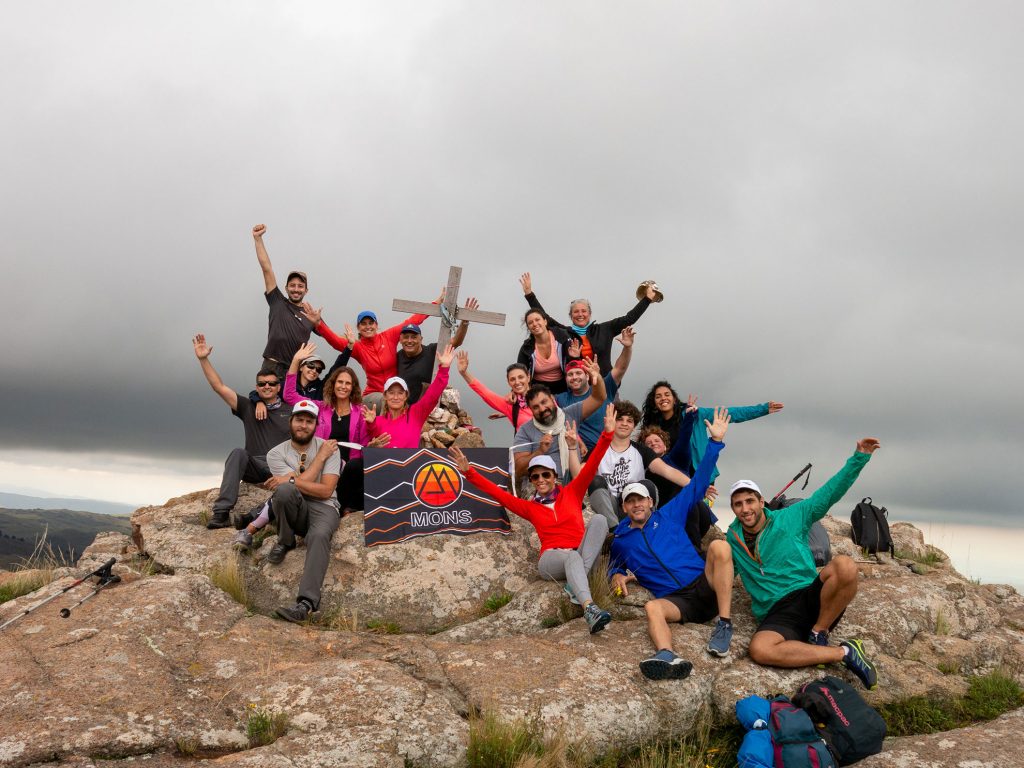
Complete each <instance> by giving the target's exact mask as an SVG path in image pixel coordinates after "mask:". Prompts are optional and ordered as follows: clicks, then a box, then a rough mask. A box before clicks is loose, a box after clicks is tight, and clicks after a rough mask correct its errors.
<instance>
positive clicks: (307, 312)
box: [302, 301, 324, 326]
mask: <svg viewBox="0 0 1024 768" xmlns="http://www.w3.org/2000/svg"><path fill="white" fill-rule="evenodd" d="M323 312H324V308H323V307H320V308H319V309H316V308H314V307H313V305H312V304H310V303H309V302H308V301H304V302H302V316H303V317H304V318H306V319H307V320H309V322H311V323H312V324H313V325H314V326H317V325H320V320H321V318H322V315H323Z"/></svg>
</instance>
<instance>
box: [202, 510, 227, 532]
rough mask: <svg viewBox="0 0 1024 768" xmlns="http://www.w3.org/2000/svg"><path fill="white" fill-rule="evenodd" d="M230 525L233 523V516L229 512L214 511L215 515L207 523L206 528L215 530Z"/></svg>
mask: <svg viewBox="0 0 1024 768" xmlns="http://www.w3.org/2000/svg"><path fill="white" fill-rule="evenodd" d="M229 525H231V518H230V517H229V516H228V513H227V512H214V513H213V517H211V518H210V521H209V522H208V523H207V524H206V528H207V530H210V531H215V530H217V529H218V528H227V527H228V526H229Z"/></svg>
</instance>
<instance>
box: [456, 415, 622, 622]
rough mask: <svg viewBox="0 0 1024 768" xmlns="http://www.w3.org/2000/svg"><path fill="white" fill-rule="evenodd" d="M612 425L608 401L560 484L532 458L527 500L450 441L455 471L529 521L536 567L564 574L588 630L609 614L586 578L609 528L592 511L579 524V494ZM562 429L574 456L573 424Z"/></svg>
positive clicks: (542, 459) (556, 576)
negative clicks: (589, 442)
mask: <svg viewBox="0 0 1024 768" xmlns="http://www.w3.org/2000/svg"><path fill="white" fill-rule="evenodd" d="M614 426H615V406H613V405H608V407H607V408H606V409H605V419H604V432H602V433H601V437H600V438H599V439H598V441H597V445H596V446H595V447H594V450H593V452H592V453H591V455H590V458H589V459H588V460H587V463H586V464H584V465H583V467H582V468H578V472H577V473H576V476H575V477H574V478H573V480H572V481H570V482H569V483H567V484H566V485H564V486H563V485H561V484H559V482H558V472H557V468H556V466H555V462H554V460H553V459H552V458H551V457H550V456H546V455H540V456H534V457H533V458H531V459H530V463H529V469H528V472H529V474H528V475H527V477H528V478H529V480H530V484H531V485H532V486H533V498H532V499H529V500H527V499H520V498H518V497H516V496H513V495H512V494H511V493H509V492H508V491H506V490H504V489H502V488H499V487H498V486H497V485H495V484H494V483H492V482H491V481H490V480H488V479H487V478H486V477H484V476H483V475H482V474H480V473H479V472H478V471H477V470H476V469H475V468H474V467H472V466H470V463H469V459H468V458H466V455H465V454H464V453H463V452H462V451H461V450H459V449H458V448H454V447H453V448H450V449H449V452H450V453H451V456H452V458H453V459H454V460H455V464H456V466H457V467H458V468H459V472H461V473H462V474H463V476H464V477H465V478H466V479H467V480H468V481H469V482H471V483H472V484H473V485H475V486H476V487H477V488H479V489H480V490H481V491H483V492H484V493H486V494H487V495H488V496H490V497H491V498H493V499H495V500H496V501H497V502H498V503H500V504H501V505H502V506H503V507H505V509H507V510H508V511H509V512H512V513H514V514H516V515H519V516H520V517H521V518H523V519H524V520H526V521H528V522H529V523H530V524H531V525H532V526H533V527H534V529H535V530H536V531H537V537H538V538H539V539H540V559H539V560H538V561H537V570H538V571H539V572H540V575H541V576H544V577H545V578H549V579H553V580H558V581H561V580H562V579H565V580H566V583H567V585H566V591H567V592H568V593H569V598H570V599H571V600H573V601H574V602H577V603H579V604H580V605H582V606H583V618H584V620H586V622H587V626H588V627H589V628H590V634H592V635H593V634H596V633H598V632H600V631H601V630H602V629H604V628H605V627H606V626H607V625H608V622H610V621H611V620H612V617H611V614H610V613H608V611H606V610H604V609H603V608H601V607H600V606H599V605H598V604H597V603H595V602H594V600H593V596H592V595H591V594H590V583H589V581H588V579H587V574H588V573H589V572H590V569H591V568H592V567H593V565H594V562H595V561H596V560H597V556H598V555H599V554H600V553H601V547H602V546H603V545H604V540H605V537H606V536H607V534H608V521H607V520H605V518H604V517H602V516H601V515H597V514H595V515H592V516H591V518H590V521H589V522H588V523H586V525H584V523H583V496H584V495H585V494H586V492H587V486H589V485H590V481H591V480H593V479H594V474H595V473H596V472H597V465H598V464H599V463H600V461H601V456H602V455H603V454H604V452H605V450H607V448H608V445H609V444H610V443H611V439H612V429H613V428H614ZM566 429H567V432H568V434H567V439H568V440H569V442H570V443H571V444H572V451H571V453H572V455H573V456H574V457H575V458H571V459H570V460H572V461H575V462H578V461H579V454H578V453H577V452H576V451H577V448H576V445H575V443H576V441H577V439H578V438H577V436H576V430H575V428H574V426H573V425H572V424H569V425H567V428H566Z"/></svg>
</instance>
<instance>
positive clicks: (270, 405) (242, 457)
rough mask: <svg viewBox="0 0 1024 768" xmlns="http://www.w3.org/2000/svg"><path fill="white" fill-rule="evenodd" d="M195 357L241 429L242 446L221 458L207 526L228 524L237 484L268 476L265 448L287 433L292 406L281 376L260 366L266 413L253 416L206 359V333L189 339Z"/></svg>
mask: <svg viewBox="0 0 1024 768" xmlns="http://www.w3.org/2000/svg"><path fill="white" fill-rule="evenodd" d="M192 346H193V348H194V349H195V353H196V358H197V359H198V360H199V365H200V367H201V368H202V369H203V375H204V376H206V380H207V381H208V382H209V383H210V387H212V388H213V391H214V392H216V393H217V394H218V395H219V396H220V398H221V400H223V401H224V402H225V403H227V404H228V407H229V408H231V413H232V414H234V415H235V416H237V417H238V418H239V419H241V420H242V426H243V428H244V430H245V447H244V448H235V449H234V450H233V451H231V453H230V454H228V458H227V461H225V462H224V475H223V477H222V478H221V483H220V495H219V496H217V500H216V501H215V502H214V503H213V515H212V516H211V518H210V521H209V522H208V523H207V524H206V527H207V528H226V527H227V526H229V525H230V524H231V518H230V515H231V510H232V509H234V506H235V502H236V501H238V484H239V482H242V481H245V482H247V483H263V482H265V481H266V480H268V479H269V478H270V476H271V474H270V468H269V467H268V466H267V452H268V451H269V450H270V449H271V448H273V447H274V446H275V445H277V444H278V443H281V442H283V441H284V440H287V439H288V436H289V435H290V434H291V432H290V431H289V427H288V418H289V417H290V416H291V413H292V407H291V406H290V405H287V404H286V403H285V402H284V401H283V400H281V379H280V377H278V375H277V374H276V373H274V370H273V368H270V367H264V368H262V369H261V370H260V372H259V373H258V374H257V375H256V391H257V392H258V393H259V398H260V400H261V402H263V404H264V405H266V407H267V417H266V418H265V419H263V420H257V419H256V416H255V411H254V406H253V404H252V402H251V401H250V400H249V398H248V397H246V396H245V395H240V394H238V393H237V392H235V391H234V390H233V389H231V387H229V386H227V385H226V384H225V383H224V382H223V380H222V379H221V378H220V374H219V373H217V371H216V370H215V369H214V367H213V363H211V362H210V353H211V352H212V351H213V347H211V346H209V345H208V344H207V343H206V337H205V336H203V334H201V333H200V334H198V335H197V336H196V337H195V338H194V339H192Z"/></svg>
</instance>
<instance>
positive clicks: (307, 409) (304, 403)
mask: <svg viewBox="0 0 1024 768" xmlns="http://www.w3.org/2000/svg"><path fill="white" fill-rule="evenodd" d="M297 413H310V414H312V415H313V416H314V417H317V418H319V416H320V409H319V408H317V407H316V403H314V402H313V401H312V400H299V402H297V403H296V404H295V405H293V406H292V416H294V415H295V414H297Z"/></svg>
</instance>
